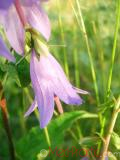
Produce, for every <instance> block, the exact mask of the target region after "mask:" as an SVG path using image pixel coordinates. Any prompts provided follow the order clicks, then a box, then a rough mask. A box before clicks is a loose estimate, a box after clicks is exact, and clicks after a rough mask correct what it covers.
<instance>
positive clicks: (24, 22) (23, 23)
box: [14, 0, 27, 27]
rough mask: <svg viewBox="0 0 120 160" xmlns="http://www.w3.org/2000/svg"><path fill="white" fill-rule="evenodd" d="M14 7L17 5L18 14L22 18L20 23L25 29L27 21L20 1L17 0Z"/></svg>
mask: <svg viewBox="0 0 120 160" xmlns="http://www.w3.org/2000/svg"><path fill="white" fill-rule="evenodd" d="M14 5H15V8H16V11H17V13H18V16H19V18H20V21H21V23H22V25H23V27H25V26H26V24H27V19H26V17H25V15H24V12H23V9H22V7H21V4H20V0H15V2H14Z"/></svg>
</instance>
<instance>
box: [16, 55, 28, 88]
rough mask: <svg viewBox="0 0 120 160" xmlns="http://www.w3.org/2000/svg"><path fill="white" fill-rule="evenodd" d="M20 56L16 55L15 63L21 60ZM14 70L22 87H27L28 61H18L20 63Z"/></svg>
mask: <svg viewBox="0 0 120 160" xmlns="http://www.w3.org/2000/svg"><path fill="white" fill-rule="evenodd" d="M21 58H22V57H21V56H19V55H16V60H17V63H18V62H19V61H20V60H21ZM16 70H17V73H18V77H19V80H20V83H21V86H22V87H27V86H28V85H29V84H30V82H31V79H30V64H29V63H28V61H27V60H26V59H25V58H24V59H22V60H21V61H20V63H18V65H17V66H16Z"/></svg>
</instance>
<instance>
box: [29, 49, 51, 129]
mask: <svg viewBox="0 0 120 160" xmlns="http://www.w3.org/2000/svg"><path fill="white" fill-rule="evenodd" d="M39 63H40V62H39V61H38V59H37V58H36V55H35V53H34V51H33V53H32V58H31V63H30V74H31V80H32V85H33V89H34V92H35V95H36V99H37V103H38V109H39V112H40V126H41V128H44V127H45V126H46V125H47V124H48V123H49V121H50V120H51V118H52V115H53V112H54V95H53V92H52V91H51V90H50V84H49V82H48V81H42V80H43V79H41V77H39V72H38V71H39V70H42V68H40V65H39Z"/></svg>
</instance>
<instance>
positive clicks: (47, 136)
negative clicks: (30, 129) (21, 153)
mask: <svg viewBox="0 0 120 160" xmlns="http://www.w3.org/2000/svg"><path fill="white" fill-rule="evenodd" d="M44 132H45V136H46V140H47V143H48V146H49V147H50V146H51V142H50V136H49V132H48V129H47V127H45V128H44Z"/></svg>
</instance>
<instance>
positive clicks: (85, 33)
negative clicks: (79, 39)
mask: <svg viewBox="0 0 120 160" xmlns="http://www.w3.org/2000/svg"><path fill="white" fill-rule="evenodd" d="M76 3H77V7H78V10H79V16H80V21H81V25H82V29H83V34H84V38H85V42H86V46H87V51H88V56H89V60H90V67H91V73H92V78H93V82H94V89H95V94H96V100H97V105H99V104H100V99H99V93H98V86H97V79H96V73H95V69H94V64H93V59H92V53H91V49H90V45H89V40H88V36H87V32H86V27H85V23H84V20H83V16H82V11H81V7H80V3H79V1H78V0H76Z"/></svg>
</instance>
